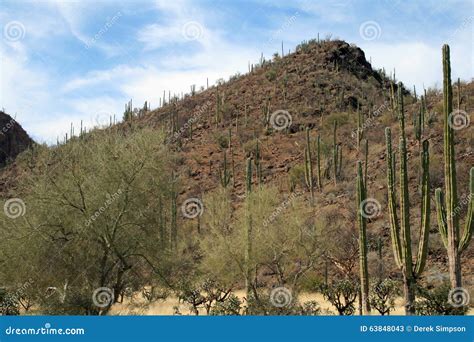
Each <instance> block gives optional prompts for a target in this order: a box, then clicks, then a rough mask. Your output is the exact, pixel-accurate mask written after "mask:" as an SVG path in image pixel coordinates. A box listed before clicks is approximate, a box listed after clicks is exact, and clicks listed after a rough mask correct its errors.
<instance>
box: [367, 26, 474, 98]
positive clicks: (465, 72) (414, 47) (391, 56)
mask: <svg viewBox="0 0 474 342" xmlns="http://www.w3.org/2000/svg"><path fill="white" fill-rule="evenodd" d="M469 36H470V33H469V30H466V31H464V32H459V34H458V35H457V36H456V37H453V39H452V41H451V42H449V44H450V48H451V68H452V79H453V80H454V79H456V78H458V77H460V78H461V79H463V80H466V81H469V80H470V79H471V77H472V75H474V72H473V52H472V45H470V44H466V42H468V41H469V40H468V37H469ZM441 45H442V44H437V43H431V44H428V43H424V42H403V43H393V44H384V43H377V42H374V43H362V44H361V48H362V49H363V50H364V51H365V54H366V58H367V59H369V58H370V57H371V58H372V64H373V66H374V67H376V68H382V67H385V70H386V71H387V72H390V71H392V70H393V69H394V68H395V69H396V76H397V79H398V80H400V81H402V82H403V83H404V84H405V85H406V86H407V87H408V88H411V87H412V86H413V85H415V86H416V88H417V89H423V85H424V86H425V88H428V87H433V86H437V87H440V86H441V85H442V77H443V74H442V64H441Z"/></svg>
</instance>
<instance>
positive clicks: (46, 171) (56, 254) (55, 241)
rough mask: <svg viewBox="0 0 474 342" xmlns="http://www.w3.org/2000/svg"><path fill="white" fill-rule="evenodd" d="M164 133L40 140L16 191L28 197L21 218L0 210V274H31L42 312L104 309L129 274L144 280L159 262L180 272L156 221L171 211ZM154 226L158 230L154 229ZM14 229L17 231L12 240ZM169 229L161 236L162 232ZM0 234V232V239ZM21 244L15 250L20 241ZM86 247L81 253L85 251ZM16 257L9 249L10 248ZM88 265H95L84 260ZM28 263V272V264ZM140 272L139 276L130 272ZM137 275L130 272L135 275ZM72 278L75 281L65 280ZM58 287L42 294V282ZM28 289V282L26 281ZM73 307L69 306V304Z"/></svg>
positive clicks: (7, 277)
mask: <svg viewBox="0 0 474 342" xmlns="http://www.w3.org/2000/svg"><path fill="white" fill-rule="evenodd" d="M163 141H164V139H163V136H162V135H160V134H157V132H156V131H153V130H148V129H145V130H141V131H136V132H131V133H127V134H125V133H119V132H106V131H97V132H93V133H91V134H89V135H88V136H86V137H85V138H84V139H74V140H71V141H69V142H68V143H67V144H65V145H61V146H59V147H56V148H51V149H40V150H38V153H37V155H36V156H35V161H34V163H35V167H34V168H33V169H32V170H31V171H30V172H29V176H28V177H25V179H24V180H23V182H22V187H21V189H19V191H20V192H21V193H22V194H23V195H22V198H23V200H24V202H25V203H27V208H28V209H27V212H26V214H25V215H27V220H16V222H15V226H16V228H15V230H11V229H8V230H7V229H5V227H9V226H11V224H12V220H11V219H9V218H6V217H4V216H2V217H1V218H0V229H1V230H4V231H5V232H8V231H9V232H10V233H9V234H10V235H9V236H7V237H8V238H10V240H9V241H10V242H9V243H3V241H4V240H2V241H0V258H2V259H3V257H5V256H6V255H9V256H10V257H9V259H10V262H9V264H8V265H6V266H5V267H4V266H2V272H1V274H0V283H3V284H7V285H8V284H11V283H12V281H16V283H20V280H21V278H23V282H24V279H28V277H30V276H31V274H41V278H38V279H36V277H35V278H34V279H33V281H34V284H35V286H34V287H33V286H31V289H33V288H35V289H37V292H38V297H39V299H38V305H39V310H40V311H41V312H47V313H55V312H56V313H59V312H61V313H64V314H104V313H106V312H107V311H108V310H109V309H110V306H111V305H112V304H113V302H114V301H116V300H117V299H118V298H119V296H120V294H121V293H122V292H123V291H124V289H125V288H127V287H128V286H129V284H131V283H135V282H141V284H134V286H136V287H140V285H141V286H143V285H149V284H150V283H152V281H151V279H150V278H153V277H152V276H151V275H154V277H156V278H158V277H157V276H156V273H155V271H156V270H157V269H159V268H160V267H162V266H163V267H164V264H167V267H166V268H165V269H164V270H163V271H161V273H160V275H161V277H162V278H160V281H163V279H164V278H167V281H168V282H169V281H171V280H170V279H171V278H172V274H175V273H177V274H179V272H178V270H177V269H176V268H175V269H174V270H173V271H171V268H174V266H173V265H176V266H177V265H178V264H179V263H180V261H177V260H173V259H171V261H172V262H171V263H167V261H168V260H169V259H168V257H167V253H166V249H165V248H157V246H164V244H166V243H167V240H166V239H165V238H166V233H168V234H169V231H168V228H169V227H164V226H163V225H161V226H160V222H159V215H158V213H159V212H160V210H161V212H162V215H163V217H166V218H167V220H169V217H170V216H171V213H170V209H169V208H170V207H171V206H170V205H169V203H171V196H172V193H171V186H172V185H173V186H175V187H178V184H174V183H175V182H170V177H171V176H170V175H171V171H170V170H169V164H168V161H169V152H168V151H167V150H166V148H165V146H164V145H163V144H162V142H163ZM160 227H163V229H165V230H166V231H163V232H164V234H163V235H162V237H163V238H160V233H159V232H160V229H161V228H160ZM19 236H24V237H25V238H24V239H23V240H22V241H20V240H19V239H17V238H18V237H19ZM168 236H169V235H168ZM8 238H7V240H8ZM14 240H18V243H20V242H21V243H25V244H27V245H28V250H27V251H26V252H25V253H21V254H19V253H15V250H16V249H18V248H20V245H18V244H15V243H12V241H14ZM86 251H87V253H86ZM12 256H14V257H12ZM91 266H93V267H91ZM30 270H35V271H36V272H31V273H30V274H28V273H29V271H30ZM136 274H141V275H142V277H136ZM137 279H138V280H137ZM71 280H74V283H73V284H69V282H71ZM52 287H54V288H58V289H64V290H61V291H63V292H64V293H63V295H62V296H56V295H54V296H51V297H47V296H45V295H44V293H45V291H46V289H48V288H52ZM99 287H105V288H108V290H109V294H111V297H113V298H112V299H111V300H110V303H109V304H110V305H107V306H106V307H104V308H100V307H98V306H96V305H95V303H94V302H93V300H92V297H93V293H94V290H95V289H97V288H99ZM27 291H30V289H27ZM71 307H74V308H75V310H68V308H71Z"/></svg>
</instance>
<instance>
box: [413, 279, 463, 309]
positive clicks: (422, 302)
mask: <svg viewBox="0 0 474 342" xmlns="http://www.w3.org/2000/svg"><path fill="white" fill-rule="evenodd" d="M450 289H451V287H450V284H449V283H443V284H442V285H438V286H434V287H433V288H432V289H431V290H428V289H426V288H423V287H418V288H417V292H418V295H419V297H420V299H419V300H417V301H416V303H415V311H416V314H417V315H424V316H431V315H465V314H466V313H467V311H468V309H469V307H468V306H461V307H455V306H453V305H452V304H450V303H449V300H448V299H449V297H450Z"/></svg>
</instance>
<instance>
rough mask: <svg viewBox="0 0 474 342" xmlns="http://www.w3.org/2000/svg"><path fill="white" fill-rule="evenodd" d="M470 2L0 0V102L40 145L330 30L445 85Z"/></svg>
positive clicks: (469, 27)
mask: <svg viewBox="0 0 474 342" xmlns="http://www.w3.org/2000/svg"><path fill="white" fill-rule="evenodd" d="M473 7H474V1H473V0H465V1H461V0H444V1H441V0H439V1H438V0H422V1H421V0H412V1H410V0H406V1H402V0H390V1H388V0H379V1H364V0H360V1H357V0H333V1H327V0H313V1H311V0H301V1H298V0H295V1H289V0H286V1H270V0H252V1H251V0H234V1H230V0H228V1H225V0H214V1H210V0H156V1H151V0H150V1H144V0H139V1H132V0H126V1H106V0H101V1H100V0H99V1H87V0H83V1H58V0H47V1H46V0H37V1H22V0H12V1H5V0H0V25H1V28H2V37H1V41H0V58H1V59H0V81H1V84H0V108H3V109H4V110H5V111H6V112H7V113H9V114H11V115H12V116H14V117H15V118H16V120H17V121H18V122H19V123H20V124H21V125H22V126H23V127H24V128H25V130H26V131H27V132H28V133H29V134H30V136H32V137H33V139H34V140H35V141H37V142H39V143H48V144H51V143H55V142H56V139H57V137H58V136H59V137H63V136H64V134H65V133H66V132H68V131H69V127H70V125H71V123H73V125H74V126H75V127H76V132H77V130H78V127H79V126H80V122H81V120H82V121H83V125H84V126H86V127H88V128H91V127H94V126H103V125H105V124H107V123H108V121H109V116H110V115H114V114H115V115H116V116H117V118H120V119H121V118H122V114H123V111H124V105H125V103H126V102H127V101H128V100H129V99H132V100H133V103H134V105H135V104H136V106H137V107H138V106H142V105H143V103H144V102H145V101H149V102H150V103H151V107H152V108H155V107H157V106H158V103H159V98H160V96H162V94H163V91H166V92H168V91H171V93H181V92H190V86H191V85H192V84H195V85H196V88H199V87H200V86H205V85H206V79H209V83H210V84H214V83H215V82H216V80H218V79H219V78H223V79H226V80H227V79H228V78H229V77H230V76H231V75H234V74H236V73H237V72H240V73H241V74H243V73H246V72H247V69H248V63H249V62H251V63H256V62H258V60H259V58H260V55H261V53H263V54H264V56H266V57H267V58H270V57H271V56H272V55H273V53H274V52H277V51H280V50H281V42H283V44H284V49H285V51H288V50H289V49H291V51H294V49H295V47H296V45H297V44H299V43H300V42H302V41H303V40H309V39H312V38H315V37H317V35H318V33H319V35H320V37H321V38H325V37H327V36H328V35H331V36H332V38H339V39H343V40H345V41H347V42H349V43H354V44H356V45H357V46H359V47H360V48H362V49H363V50H364V52H365V54H366V58H367V59H368V60H370V61H371V62H372V65H373V67H374V68H382V67H384V68H385V69H386V70H393V69H394V68H395V69H396V75H397V79H399V80H400V81H402V82H403V83H404V84H405V85H406V86H407V87H408V88H411V87H412V86H413V85H416V87H417V89H420V90H421V89H422V88H423V86H424V87H426V88H428V87H440V85H441V78H442V69H441V46H442V44H444V43H448V44H450V47H451V63H452V72H453V79H456V78H457V77H460V78H461V79H462V80H466V81H469V80H471V79H472V77H473V75H474V68H473V60H474V58H473V56H474V48H473V45H474V44H473V31H474V30H473V24H474V11H473Z"/></svg>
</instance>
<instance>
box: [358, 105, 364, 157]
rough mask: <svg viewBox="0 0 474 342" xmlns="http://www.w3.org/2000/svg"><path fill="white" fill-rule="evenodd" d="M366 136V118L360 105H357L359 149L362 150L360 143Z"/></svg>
mask: <svg viewBox="0 0 474 342" xmlns="http://www.w3.org/2000/svg"><path fill="white" fill-rule="evenodd" d="M363 136H364V117H363V115H362V111H361V110H360V105H359V104H357V148H360V142H361V141H362V138H363Z"/></svg>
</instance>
